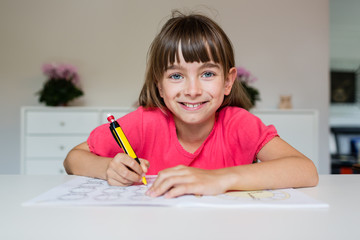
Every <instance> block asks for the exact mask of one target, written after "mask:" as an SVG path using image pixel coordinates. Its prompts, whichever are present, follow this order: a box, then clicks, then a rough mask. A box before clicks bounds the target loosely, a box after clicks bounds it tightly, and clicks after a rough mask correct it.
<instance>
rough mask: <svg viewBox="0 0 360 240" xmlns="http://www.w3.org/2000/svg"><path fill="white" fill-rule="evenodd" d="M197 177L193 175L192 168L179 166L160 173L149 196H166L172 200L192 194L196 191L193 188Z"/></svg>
mask: <svg viewBox="0 0 360 240" xmlns="http://www.w3.org/2000/svg"><path fill="white" fill-rule="evenodd" d="M194 179H195V177H194V175H193V174H191V168H189V167H184V166H177V167H174V168H170V169H166V170H163V171H161V172H159V174H158V177H157V179H156V180H155V182H154V183H153V185H152V186H151V187H150V188H149V190H148V191H147V193H146V194H147V195H148V196H151V197H158V196H161V195H164V194H165V195H164V196H165V197H168V198H172V197H177V196H180V195H184V194H191V193H194V191H196V189H195V188H194V187H192V185H194V184H192V183H194V182H196V181H194Z"/></svg>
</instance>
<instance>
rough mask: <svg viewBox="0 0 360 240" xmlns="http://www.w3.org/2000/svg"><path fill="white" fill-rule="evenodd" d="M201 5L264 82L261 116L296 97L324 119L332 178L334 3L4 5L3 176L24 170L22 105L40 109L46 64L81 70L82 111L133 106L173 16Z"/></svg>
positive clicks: (324, 150)
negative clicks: (156, 41)
mask: <svg viewBox="0 0 360 240" xmlns="http://www.w3.org/2000/svg"><path fill="white" fill-rule="evenodd" d="M199 5H206V6H207V7H208V8H204V7H198V6H199ZM195 6H196V7H197V9H201V11H202V12H204V13H207V14H208V15H209V16H211V17H213V18H214V19H215V20H216V21H217V22H218V23H219V24H220V25H221V26H222V27H223V28H224V30H225V31H226V32H227V33H228V35H229V37H230V38H231V39H232V42H233V45H234V48H235V52H236V59H237V62H238V65H240V64H241V65H243V66H245V67H247V68H248V69H249V70H250V71H251V72H253V74H254V75H256V77H257V78H258V81H257V82H256V83H255V86H256V87H257V88H258V89H259V90H260V93H261V99H262V101H261V102H260V103H259V104H258V108H275V107H276V106H277V103H278V96H279V95H280V94H292V96H293V105H294V107H295V108H315V109H318V110H319V111H320V121H321V124H320V139H321V141H320V159H321V161H320V172H322V173H327V172H329V157H328V140H327V139H328V91H329V84H328V59H329V50H328V45H329V43H328V41H329V40H328V31H329V30H328V28H329V23H328V14H329V13H328V12H329V9H328V0H317V1H313V0H302V1H298V0H272V1H263V0H233V1H230V0H223V1H218V0H212V1H201V0H184V1H177V0H157V1H139V0H133V1H126V0H118V1H116V0H103V1H97V0H92V1H91V0H77V1H72V0H62V1H55V0H52V1H49V0H32V1H26V0H23V1H21V0H17V1H16V0H15V1H12V0H1V1H0V36H1V38H0V81H1V83H2V84H1V90H0V91H1V92H0V106H1V118H0V131H1V132H0V135H1V137H0V153H1V157H0V173H18V172H19V155H20V154H19V134H20V133H19V125H20V107H21V106H23V105H39V103H38V101H37V96H35V93H36V92H37V91H38V90H39V89H40V88H41V85H42V83H43V81H44V80H45V79H44V77H43V76H42V73H41V69H40V68H41V65H42V64H43V63H46V62H53V61H60V62H66V63H70V64H73V65H75V66H77V67H78V69H79V72H80V74H81V77H82V85H83V89H84V91H85V96H84V97H82V99H80V100H79V101H77V102H75V103H74V104H76V105H87V106H129V105H132V104H133V103H134V102H135V101H136V99H137V96H138V93H139V90H140V88H141V86H142V82H143V76H144V70H145V59H146V53H147V49H148V46H149V44H150V43H151V41H152V39H153V37H154V36H155V34H156V33H157V32H158V30H159V28H160V27H161V26H162V24H163V23H164V21H165V20H166V18H165V17H166V16H168V15H169V14H170V10H171V9H174V8H180V9H184V7H185V8H190V9H193V8H194V7H195ZM209 9H210V10H209ZM49 121H51V119H49Z"/></svg>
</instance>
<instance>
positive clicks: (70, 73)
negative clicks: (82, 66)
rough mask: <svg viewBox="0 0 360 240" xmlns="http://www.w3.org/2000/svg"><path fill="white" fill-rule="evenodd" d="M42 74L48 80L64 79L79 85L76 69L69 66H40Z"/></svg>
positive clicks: (47, 64)
mask: <svg viewBox="0 0 360 240" xmlns="http://www.w3.org/2000/svg"><path fill="white" fill-rule="evenodd" d="M42 70H43V73H44V74H45V76H47V77H48V78H49V79H66V80H68V81H72V82H73V83H74V84H76V85H77V84H79V81H80V79H79V75H78V73H77V69H76V68H75V67H74V66H72V65H70V64H57V65H56V64H49V63H46V64H44V65H43V66H42Z"/></svg>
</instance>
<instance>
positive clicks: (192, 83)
mask: <svg viewBox="0 0 360 240" xmlns="http://www.w3.org/2000/svg"><path fill="white" fill-rule="evenodd" d="M184 94H185V95H187V96H190V97H196V96H199V95H201V94H202V87H201V82H200V80H199V79H196V78H191V79H188V81H186V86H185V91H184Z"/></svg>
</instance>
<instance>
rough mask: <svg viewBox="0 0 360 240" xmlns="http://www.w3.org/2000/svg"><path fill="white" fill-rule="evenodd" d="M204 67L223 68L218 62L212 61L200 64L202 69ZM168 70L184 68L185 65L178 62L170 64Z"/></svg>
mask: <svg viewBox="0 0 360 240" xmlns="http://www.w3.org/2000/svg"><path fill="white" fill-rule="evenodd" d="M204 68H217V69H219V70H220V69H221V68H220V65H219V64H217V63H212V62H206V63H204V64H202V65H201V66H200V69H204ZM166 69H167V70H174V69H175V70H176V69H180V70H181V69H183V67H182V66H181V65H178V64H172V65H170V66H168V67H167V68H166Z"/></svg>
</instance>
